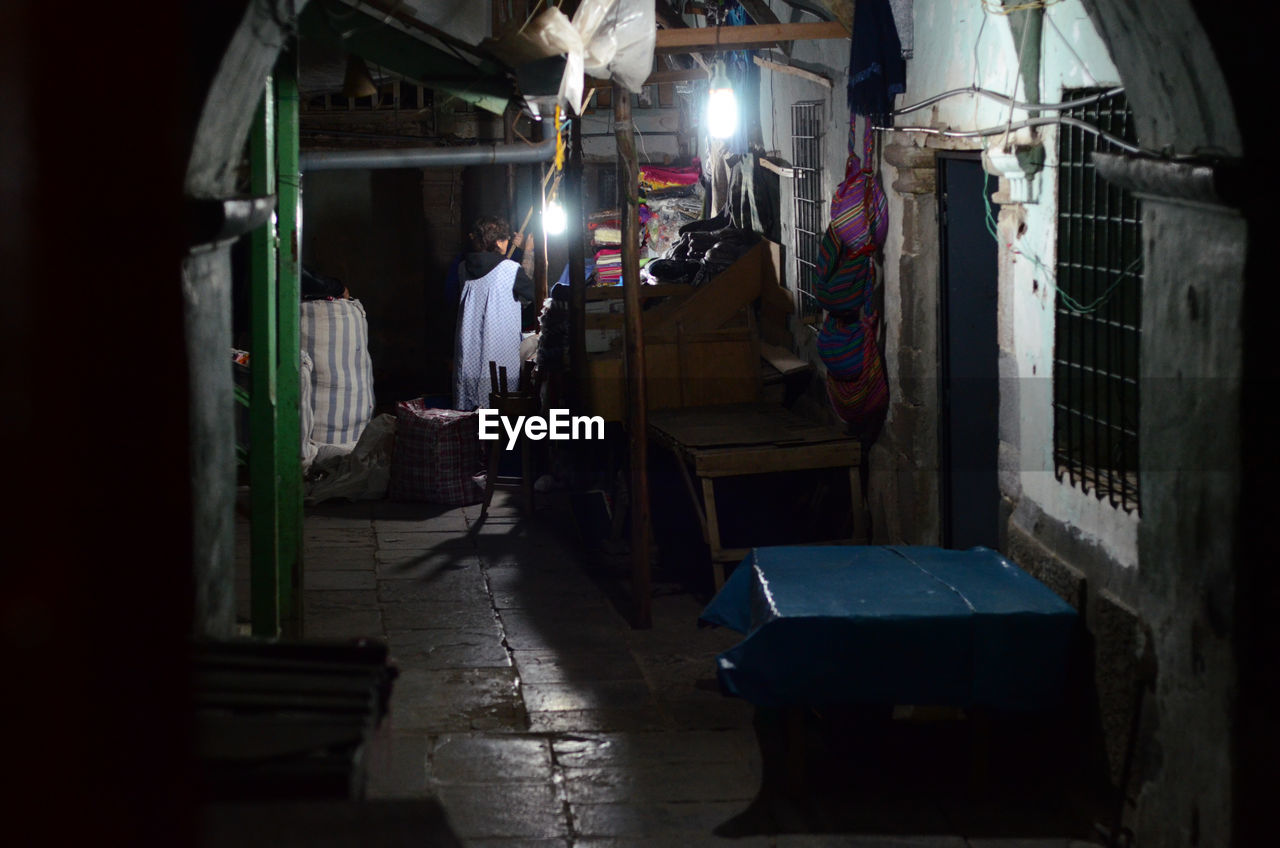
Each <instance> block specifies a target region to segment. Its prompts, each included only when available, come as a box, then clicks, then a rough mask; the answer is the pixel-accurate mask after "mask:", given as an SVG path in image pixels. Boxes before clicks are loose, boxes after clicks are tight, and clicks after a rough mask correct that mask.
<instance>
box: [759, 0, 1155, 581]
mask: <svg viewBox="0 0 1280 848" xmlns="http://www.w3.org/2000/svg"><path fill="white" fill-rule="evenodd" d="M772 7H773V8H774V11H775V12H776V13H777V14H778V16H779V18H780V19H781V20H788V19H789V16H790V8H789V7H787V6H785V4H783V3H781V2H779V0H775V2H773V3H772ZM1046 16H1047V20H1046V21H1045V25H1044V33H1043V40H1042V74H1041V81H1040V97H1041V99H1042V100H1043V101H1045V102H1057V101H1059V100H1061V99H1062V91H1063V89H1065V88H1078V87H1086V86H1099V85H1111V84H1118V83H1119V82H1120V79H1119V74H1118V73H1117V71H1116V68H1115V65H1114V64H1113V63H1112V61H1111V59H1110V57H1109V56H1108V54H1107V50H1106V48H1105V46H1104V45H1103V43H1102V41H1101V39H1100V38H1099V37H1098V35H1097V33H1096V31H1095V30H1094V27H1093V25H1092V23H1091V22H1090V20H1089V18H1088V15H1087V14H1086V13H1085V10H1084V8H1083V6H1082V4H1081V2H1080V0H1063V2H1059V3H1055V4H1053V5H1051V6H1049V7H1048V9H1047V12H1046ZM913 38H914V51H913V56H914V58H913V59H911V60H909V61H908V64H907V91H906V93H905V94H903V95H901V96H900V97H899V98H898V103H899V105H900V106H901V105H906V104H909V103H914V102H918V101H920V100H923V99H925V98H926V97H929V96H932V95H934V94H937V93H940V92H942V91H945V90H949V89H953V88H962V87H966V86H970V85H978V86H980V87H983V88H988V89H991V90H994V91H998V92H1001V93H1005V94H1015V96H1016V97H1018V98H1021V97H1022V86H1021V81H1020V79H1019V75H1018V73H1017V66H1018V62H1017V55H1016V52H1015V48H1014V43H1013V35H1012V33H1011V32H1010V28H1009V23H1008V19H1007V18H1006V17H1004V16H1002V15H997V14H991V13H988V12H986V11H985V10H984V9H983V5H982V3H981V2H980V0H915V3H914V35H913ZM848 50H849V48H848V43H847V42H843V41H819V42H806V43H801V44H797V45H796V47H795V51H794V53H793V56H792V59H793V62H794V63H795V64H798V65H802V66H804V67H807V68H809V69H811V70H816V71H819V72H821V73H824V74H826V75H827V76H829V77H830V78H831V80H832V83H833V87H832V88H831V89H830V90H828V89H825V88H822V87H821V86H818V85H816V84H815V83H812V82H809V81H806V80H803V79H800V78H797V77H794V76H790V75H786V74H781V73H772V72H769V71H763V72H762V77H761V103H760V109H761V124H762V127H763V134H764V142H765V146H766V147H767V148H769V149H773V150H777V151H778V152H779V153H780V154H781V155H782V156H783V157H784V158H786V159H790V158H791V150H790V144H791V141H790V139H791V131H790V106H791V104H792V103H795V102H798V101H801V100H818V99H820V100H824V101H825V102H826V104H827V107H826V108H827V115H828V128H829V132H828V134H827V136H826V139H825V141H824V151H825V159H824V162H825V165H826V168H825V170H824V173H823V184H824V189H825V194H826V196H827V197H828V198H829V197H830V196H831V194H832V192H833V191H834V190H835V187H836V186H837V185H838V184H839V182H840V181H841V179H842V178H843V175H844V162H845V156H846V151H847V141H848V134H847V127H848V116H849V112H848V107H847V106H846V105H845V93H844V92H845V84H846V80H847V72H848V61H849V57H848ZM1015 92H1016V93H1015ZM1025 117H1026V114H1025V112H1023V111H1021V110H1012V114H1010V109H1009V108H1007V107H1005V106H1003V105H1002V104H1000V103H998V102H996V101H993V100H989V99H987V98H981V97H978V96H974V95H961V96H958V97H953V98H951V99H948V100H945V101H942V102H941V103H938V104H936V105H934V106H932V107H929V108H926V109H924V110H921V111H919V112H915V113H912V114H910V115H905V116H902V117H899V118H898V119H897V121H896V123H897V125H898V126H907V125H922V126H930V127H934V128H944V129H953V130H974V129H982V128H985V127H990V126H998V125H1001V124H1005V123H1008V122H1010V121H1011V120H1012V121H1015V122H1016V121H1018V120H1021V119H1023V118H1025ZM997 138H998V137H997ZM1020 138H1021V139H1026V138H1029V136H1028V134H1027V131H1023V133H1022V134H1021V136H1020ZM1039 138H1040V139H1041V140H1042V141H1043V143H1044V146H1045V150H1046V152H1047V154H1048V155H1047V163H1046V167H1045V168H1044V169H1043V170H1042V171H1041V172H1040V174H1039V175H1038V177H1037V179H1036V186H1035V190H1036V197H1037V198H1038V202H1036V203H1032V204H1025V205H1021V206H1018V207H1006V212H1005V215H1004V216H1003V218H1002V221H1003V223H1002V227H1001V230H1000V234H1001V241H1002V245H1001V250H1000V304H999V311H1000V314H999V329H998V333H999V345H1000V348H1001V351H1002V355H1003V356H1004V358H1006V359H1007V360H1011V361H1012V362H1013V366H1014V373H1013V374H1012V375H1010V374H1007V373H1006V374H1005V375H1004V376H1005V377H1006V378H1007V377H1010V376H1013V377H1015V378H1016V380H1017V387H1018V391H1016V392H1007V393H1006V392H1002V398H1003V400H1002V403H1005V404H1016V406H1014V407H1013V408H1005V409H1002V410H1001V421H1002V422H1008V423H1007V424H1002V432H1001V440H1002V442H1004V443H1005V444H1003V445H1002V457H1003V458H1004V460H1005V462H1006V463H1007V469H1006V471H1005V473H1003V474H1002V475H1001V487H1002V490H1003V491H1004V492H1005V493H1006V494H1007V495H1009V496H1010V497H1012V498H1013V499H1014V500H1015V501H1016V500H1017V499H1018V498H1019V497H1020V498H1022V499H1026V500H1030V501H1032V502H1034V503H1035V504H1037V505H1038V506H1039V507H1040V508H1041V509H1042V510H1043V511H1044V512H1045V513H1046V514H1048V515H1050V516H1052V517H1054V518H1056V519H1058V520H1060V521H1062V522H1064V523H1066V524H1069V525H1070V526H1072V527H1075V528H1077V529H1078V530H1079V531H1080V533H1081V534H1082V535H1083V536H1084V537H1086V539H1087V540H1091V541H1095V542H1097V543H1099V544H1100V545H1101V546H1102V547H1103V548H1104V549H1105V550H1107V551H1108V552H1109V553H1110V554H1111V556H1112V557H1114V558H1115V559H1116V561H1118V562H1120V563H1122V564H1125V565H1129V566H1133V565H1136V564H1137V518H1136V517H1135V516H1132V515H1129V514H1127V513H1125V512H1123V511H1120V510H1116V509H1114V508H1112V507H1111V506H1110V505H1109V504H1106V503H1099V502H1098V500H1097V499H1096V498H1095V497H1093V496H1092V495H1084V494H1082V493H1081V492H1080V491H1079V490H1077V489H1075V488H1073V487H1071V486H1069V485H1066V484H1063V483H1060V482H1058V480H1057V479H1056V478H1055V476H1054V473H1053V461H1052V436H1053V419H1052V414H1051V407H1050V401H1051V397H1052V385H1051V380H1050V375H1051V374H1052V370H1053V365H1052V359H1053V326H1054V320H1053V301H1052V287H1051V285H1047V283H1048V282H1049V281H1051V280H1052V277H1053V274H1052V270H1051V269H1052V268H1053V266H1054V262H1055V246H1056V231H1057V224H1056V215H1057V208H1056V186H1055V179H1056V173H1057V172H1056V168H1055V165H1056V147H1057V134H1056V130H1055V129H1053V128H1041V129H1040V130H1039ZM917 143H919V144H924V143H925V139H924V137H923V136H920V137H918V142H917ZM931 143H936V144H938V145H939V146H945V147H950V148H965V149H979V148H980V146H981V144H982V143H981V142H978V141H976V140H975V141H945V142H936V141H935V142H931ZM986 143H988V144H990V143H992V141H991V140H988V141H987V142H986ZM892 173H893V171H892V169H891V168H888V169H886V171H885V179H886V182H891V181H892ZM791 188H792V187H791V184H790V182H789V181H787V180H783V186H782V204H783V210H782V222H783V224H782V230H783V232H782V235H783V241H784V242H785V243H786V244H787V246H788V249H790V248H791V247H792V245H793V243H794V238H793V232H792V218H793V215H792V208H791V207H792V194H791ZM886 189H888V186H887V185H886ZM888 194H889V198H890V215H891V220H892V224H891V228H890V236H889V240H888V243H887V244H886V249H885V265H884V267H885V299H886V302H885V317H886V319H887V334H886V348H887V359H888V366H889V371H890V375H891V380H892V378H893V376H894V375H895V374H896V373H898V369H897V368H896V367H895V365H896V362H895V352H896V348H897V338H898V327H899V326H900V321H901V319H902V316H903V315H904V313H905V312H907V311H908V310H907V309H905V308H904V304H903V303H902V301H901V288H900V286H899V281H898V280H897V274H898V268H899V261H898V260H899V257H900V255H901V251H902V244H903V242H902V232H901V225H902V219H903V216H902V213H903V207H902V202H901V198H900V197H899V196H897V195H896V193H895V192H893V191H889V192H888ZM1019 224H1025V227H1026V229H1025V231H1024V233H1023V234H1022V235H1021V236H1019V235H1018V234H1017V231H1018V229H1019ZM1033 257H1034V258H1033ZM789 271H790V272H791V277H790V279H794V259H793V260H792V267H791V268H790V269H789ZM803 341H804V339H803V337H802V338H801V342H802V345H803ZM892 389H893V386H892V384H891V390H892Z"/></svg>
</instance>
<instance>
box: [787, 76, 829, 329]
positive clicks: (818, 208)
mask: <svg viewBox="0 0 1280 848" xmlns="http://www.w3.org/2000/svg"><path fill="white" fill-rule="evenodd" d="M825 107H826V104H825V103H824V102H823V101H821V100H813V101H806V102H802V103H796V104H793V105H792V107H791V163H792V167H793V168H794V169H795V180H794V192H795V226H794V230H795V233H794V236H795V255H796V311H797V313H798V314H799V317H800V320H802V321H804V322H805V323H809V324H817V323H818V321H819V320H820V319H821V317H822V307H820V306H819V305H818V301H817V299H815V298H814V296H813V289H814V280H815V275H816V273H817V270H816V268H817V262H818V245H819V244H820V243H821V242H822V235H823V233H825V232H826V229H827V218H826V213H825V211H824V209H823V206H824V204H825V199H824V198H823V196H822V116H823V111H824V109H825Z"/></svg>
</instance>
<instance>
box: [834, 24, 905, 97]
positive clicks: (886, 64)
mask: <svg viewBox="0 0 1280 848" xmlns="http://www.w3.org/2000/svg"><path fill="white" fill-rule="evenodd" d="M906 90H907V63H906V62H905V61H904V60H903V58H902V43H901V42H900V41H899V40H898V28H897V26H896V25H895V24H894V22H893V10H892V9H890V8H889V0H858V9H857V14H855V15H854V18H853V35H852V37H851V38H850V39H849V89H848V97H849V111H850V112H852V113H853V114H855V115H872V116H880V115H888V114H889V113H890V112H892V111H893V95H895V94H901V93H902V92H904V91H906Z"/></svg>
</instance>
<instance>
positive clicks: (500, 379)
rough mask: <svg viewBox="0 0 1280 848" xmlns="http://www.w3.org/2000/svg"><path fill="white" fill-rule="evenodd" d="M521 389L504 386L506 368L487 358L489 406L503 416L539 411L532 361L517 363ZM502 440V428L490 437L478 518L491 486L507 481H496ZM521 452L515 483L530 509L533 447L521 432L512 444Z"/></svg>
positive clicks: (486, 506) (485, 506) (486, 504)
mask: <svg viewBox="0 0 1280 848" xmlns="http://www.w3.org/2000/svg"><path fill="white" fill-rule="evenodd" d="M519 385H520V386H521V387H522V388H523V391H521V390H515V391H508V390H507V369H506V368H505V367H503V368H499V367H498V363H496V362H494V361H493V360H490V361H489V386H490V388H491V389H492V391H490V392H489V408H490V409H494V410H497V412H498V415H500V416H502V417H503V418H516V417H518V416H521V415H536V414H537V413H538V411H539V407H540V404H539V403H538V392H537V388H536V387H535V386H534V385H533V363H532V362H523V363H521V365H520V382H519ZM505 443H506V431H505V430H503V431H502V432H501V433H500V435H499V438H497V439H494V441H493V443H492V445H490V447H489V466H488V468H487V470H486V473H485V483H484V503H483V505H482V506H481V507H480V518H481V519H482V520H483V519H484V517H485V516H486V515H487V514H488V512H489V504H490V502H491V501H492V500H493V490H494V488H495V487H497V486H499V485H502V486H507V485H509V484H507V483H498V466H499V464H500V463H501V461H502V451H503V446H504V445H505ZM515 447H517V448H518V449H519V450H520V452H521V459H520V465H521V469H520V482H519V483H518V484H517V485H519V486H520V488H521V489H522V490H523V491H524V501H525V509H527V510H528V512H529V513H530V514H532V513H533V451H532V449H531V448H530V445H529V444H528V440H526V439H525V438H524V437H523V436H520V437H518V438H517V441H516V445H515Z"/></svg>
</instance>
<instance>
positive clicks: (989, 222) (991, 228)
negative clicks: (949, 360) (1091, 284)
mask: <svg viewBox="0 0 1280 848" xmlns="http://www.w3.org/2000/svg"><path fill="white" fill-rule="evenodd" d="M982 204H983V208H984V209H985V217H984V222H985V223H986V226H987V233H988V234H990V236H991V237H992V238H993V239H995V241H996V244H997V245H998V244H1000V232H999V228H998V225H997V223H996V216H995V212H994V211H993V210H992V208H991V195H989V194H988V193H987V190H986V187H985V186H984V187H983V188H982ZM1005 247H1007V248H1008V249H1009V252H1010V253H1012V254H1014V255H1015V256H1022V257H1025V258H1026V259H1027V260H1028V261H1029V262H1030V263H1031V265H1032V266H1033V267H1034V268H1035V269H1036V270H1037V271H1039V272H1040V273H1041V275H1042V276H1043V277H1044V278H1045V282H1047V283H1048V284H1049V286H1050V287H1052V288H1053V291H1054V293H1055V294H1057V296H1058V298H1059V300H1061V301H1062V305H1063V306H1065V307H1066V309H1067V311H1068V312H1074V313H1075V314H1077V315H1089V314H1092V313H1094V312H1097V311H1098V310H1099V309H1101V308H1102V306H1103V305H1104V304H1105V303H1106V302H1107V301H1108V300H1110V299H1111V295H1112V294H1113V293H1114V292H1115V290H1116V289H1117V288H1119V286H1120V284H1121V283H1123V282H1124V281H1125V279H1126V278H1128V277H1131V276H1133V272H1134V271H1136V270H1137V269H1138V266H1140V265H1141V264H1142V257H1138V258H1137V259H1135V260H1133V261H1132V262H1130V263H1129V265H1128V267H1126V268H1125V269H1124V270H1122V271H1121V272H1120V273H1119V274H1117V275H1116V278H1115V279H1114V280H1112V281H1111V285H1109V286H1107V289H1106V291H1104V292H1103V293H1102V294H1100V295H1098V296H1097V297H1096V298H1094V300H1092V301H1091V302H1089V303H1081V302H1080V301H1078V300H1076V299H1075V298H1074V297H1072V296H1071V295H1069V294H1067V293H1066V292H1064V291H1063V290H1062V289H1060V288H1058V282H1057V277H1058V275H1057V274H1056V273H1055V272H1054V271H1053V269H1051V268H1049V267H1048V266H1047V265H1045V264H1044V262H1042V261H1041V260H1040V257H1038V256H1036V255H1035V254H1034V253H1028V252H1026V251H1024V250H1019V249H1018V248H1016V247H1014V246H1013V244H1012V243H1006V244H1005Z"/></svg>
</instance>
